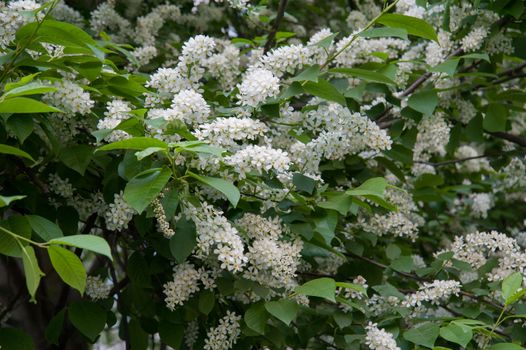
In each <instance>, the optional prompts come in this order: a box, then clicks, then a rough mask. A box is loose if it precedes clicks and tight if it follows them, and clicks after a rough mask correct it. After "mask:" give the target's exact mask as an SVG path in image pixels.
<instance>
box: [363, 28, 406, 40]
mask: <svg viewBox="0 0 526 350" xmlns="http://www.w3.org/2000/svg"><path fill="white" fill-rule="evenodd" d="M358 36H361V37H363V38H383V37H390V36H394V37H397V38H400V39H404V40H407V30H405V29H403V28H385V27H382V28H370V29H367V30H364V31H363V32H360V33H359V34H358Z"/></svg>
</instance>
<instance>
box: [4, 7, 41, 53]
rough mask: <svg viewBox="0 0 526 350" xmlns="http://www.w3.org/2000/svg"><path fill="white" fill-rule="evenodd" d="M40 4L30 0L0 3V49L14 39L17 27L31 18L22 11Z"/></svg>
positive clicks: (29, 9)
mask: <svg viewBox="0 0 526 350" xmlns="http://www.w3.org/2000/svg"><path fill="white" fill-rule="evenodd" d="M40 6H41V5H40V4H39V3H37V2H35V1H32V0H17V1H11V2H8V3H7V4H6V3H1V4H0V49H5V48H6V47H7V46H8V45H9V44H10V43H11V42H12V41H13V40H14V39H15V34H16V31H17V30H18V28H20V27H21V26H23V25H24V24H26V23H28V22H30V21H31V20H32V18H31V17H29V16H24V14H23V13H22V12H23V11H32V10H36V9H37V8H39V7H40Z"/></svg>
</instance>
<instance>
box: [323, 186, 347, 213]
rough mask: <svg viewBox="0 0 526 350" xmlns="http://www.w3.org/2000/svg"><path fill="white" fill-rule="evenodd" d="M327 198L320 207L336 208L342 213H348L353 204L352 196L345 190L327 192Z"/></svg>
mask: <svg viewBox="0 0 526 350" xmlns="http://www.w3.org/2000/svg"><path fill="white" fill-rule="evenodd" d="M325 195H327V200H326V201H325V202H321V203H319V204H318V207H320V208H325V209H332V210H336V211H337V212H338V213H340V214H342V215H347V214H348V213H349V210H350V209H351V205H352V198H351V196H350V195H348V194H347V193H345V192H334V193H325Z"/></svg>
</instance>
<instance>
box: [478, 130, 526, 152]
mask: <svg viewBox="0 0 526 350" xmlns="http://www.w3.org/2000/svg"><path fill="white" fill-rule="evenodd" d="M486 133H487V134H490V135H491V136H494V137H497V138H499V139H503V140H506V141H509V142H513V143H515V144H517V145H519V146H521V147H525V148H526V138H524V137H522V136H519V135H513V134H509V133H507V132H502V131H496V132H489V131H486Z"/></svg>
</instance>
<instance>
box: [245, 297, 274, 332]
mask: <svg viewBox="0 0 526 350" xmlns="http://www.w3.org/2000/svg"><path fill="white" fill-rule="evenodd" d="M268 318H269V315H268V313H267V311H266V310H265V305H264V304H262V303H258V304H253V305H252V306H251V307H250V308H249V309H248V310H247V311H246V312H245V317H244V320H245V323H246V324H247V326H248V327H249V328H250V329H252V330H253V331H255V332H257V333H259V334H265V326H266V325H267V320H268Z"/></svg>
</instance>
